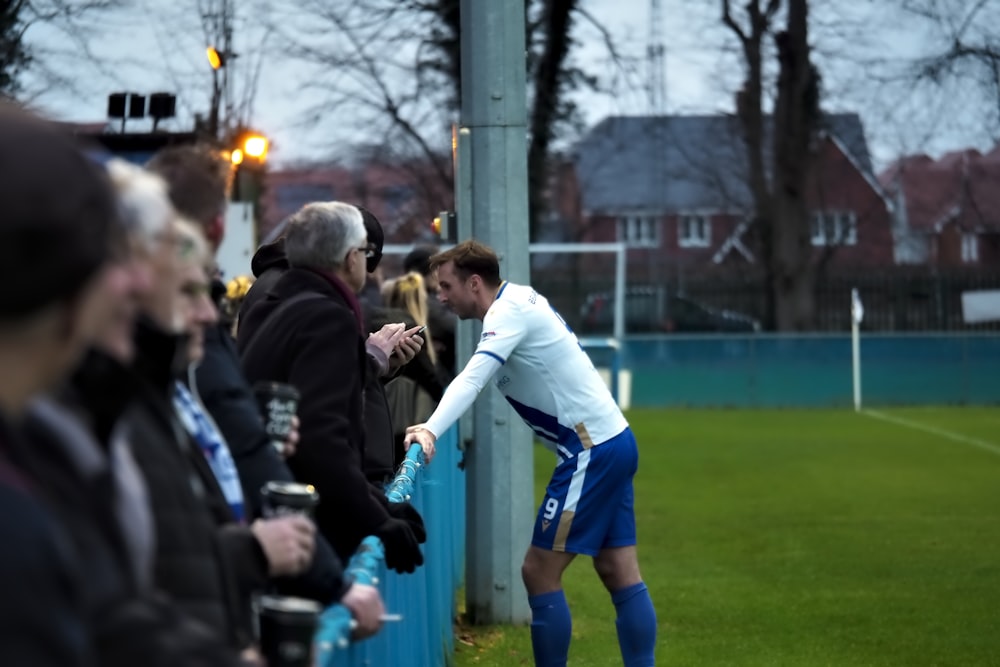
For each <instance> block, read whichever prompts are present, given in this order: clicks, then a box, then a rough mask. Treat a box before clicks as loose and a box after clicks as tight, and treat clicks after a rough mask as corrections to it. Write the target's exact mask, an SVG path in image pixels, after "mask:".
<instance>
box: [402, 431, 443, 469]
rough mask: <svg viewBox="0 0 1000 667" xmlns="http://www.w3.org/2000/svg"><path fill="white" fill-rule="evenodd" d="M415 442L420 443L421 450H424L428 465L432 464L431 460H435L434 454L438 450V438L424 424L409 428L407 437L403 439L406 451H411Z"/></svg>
mask: <svg viewBox="0 0 1000 667" xmlns="http://www.w3.org/2000/svg"><path fill="white" fill-rule="evenodd" d="M414 442H418V443H420V447H421V449H423V450H424V459H425V460H426V462H427V463H430V462H431V459H432V458H434V453H435V452H436V451H437V448H436V447H435V446H434V445H435V443H436V442H437V436H436V435H434V434H433V433H431V432H430V431H428V430H427V427H426V426H425V425H424V424H414V425H413V426H407V427H406V435H405V436H404V437H403V447H404V449H409V447H410V445H412V444H413V443H414Z"/></svg>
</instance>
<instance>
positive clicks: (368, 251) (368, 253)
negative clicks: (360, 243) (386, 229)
mask: <svg viewBox="0 0 1000 667" xmlns="http://www.w3.org/2000/svg"><path fill="white" fill-rule="evenodd" d="M355 250H357V251H358V252H360V253H364V255H365V259H371V258H372V257H374V256H375V246H373V245H372V244H371V243H369V244H368V245H366V246H365V247H364V248H355Z"/></svg>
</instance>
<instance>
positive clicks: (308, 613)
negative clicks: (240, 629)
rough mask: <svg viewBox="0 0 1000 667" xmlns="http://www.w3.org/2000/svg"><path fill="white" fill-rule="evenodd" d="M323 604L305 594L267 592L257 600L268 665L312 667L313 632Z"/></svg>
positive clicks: (259, 626) (261, 635)
mask: <svg viewBox="0 0 1000 667" xmlns="http://www.w3.org/2000/svg"><path fill="white" fill-rule="evenodd" d="M320 611H322V607H321V606H320V605H319V603H318V602H314V601H312V600H305V599H303V598H294V597H285V596H277V595H263V596H261V597H260V598H259V599H258V600H257V623H258V629H259V632H260V651H261V653H262V654H263V655H264V658H265V659H266V660H267V666H268V667H311V666H312V664H313V635H315V633H316V627H317V625H318V624H319V614H320Z"/></svg>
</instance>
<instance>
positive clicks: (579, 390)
mask: <svg viewBox="0 0 1000 667" xmlns="http://www.w3.org/2000/svg"><path fill="white" fill-rule="evenodd" d="M476 354H487V355H489V356H491V357H493V358H494V359H496V360H497V361H499V362H500V363H501V364H503V365H502V366H501V367H500V369H499V370H498V371H497V372H496V374H495V375H494V376H493V382H494V384H495V385H496V387H497V389H499V390H500V391H501V392H502V393H503V395H504V396H505V397H506V398H507V401H508V402H509V403H510V404H511V405H512V406H513V407H514V410H516V411H517V413H518V414H519V415H520V416H521V418H522V419H524V421H525V422H526V423H527V424H528V426H530V427H531V429H532V430H533V431H534V432H535V434H536V435H538V436H539V437H540V438H541V439H542V441H543V442H544V443H545V444H546V445H547V446H548V447H549V448H550V449H554V450H556V451H558V452H559V453H560V454H562V455H563V456H564V457H567V458H569V457H572V456H575V455H576V454H577V453H578V452H579V451H580V450H581V449H588V448H590V447H593V446H595V445H599V444H601V443H602V442H606V441H607V440H610V439H611V438H613V437H614V436H616V435H618V434H619V433H621V432H622V431H624V430H625V429H626V428H627V427H628V422H626V421H625V417H624V415H622V412H621V410H619V409H618V405H617V403H615V400H614V398H613V397H612V396H611V392H610V391H608V388H607V385H605V383H604V380H602V379H601V376H600V375H599V374H598V372H597V369H596V368H594V364H593V362H592V361H591V360H590V357H589V356H588V355H587V353H586V352H584V351H583V348H582V347H580V341H578V340H577V338H576V336H575V335H574V334H573V332H572V331H570V329H569V327H568V326H567V325H566V322H565V321H564V320H563V319H562V317H560V316H559V314H558V313H557V312H556V311H555V309H553V308H552V306H551V305H550V304H549V302H548V299H546V298H545V297H544V296H542V295H541V294H539V293H538V292H536V291H535V290H534V289H533V288H532V287H529V286H526V285H515V284H513V283H507V282H505V283H504V284H503V285H502V286H501V287H500V291H499V293H498V294H497V298H496V300H495V301H494V302H493V305H492V306H490V309H489V310H488V311H487V312H486V316H485V317H484V318H483V333H482V335H481V337H480V340H479V345H478V347H477V348H476Z"/></svg>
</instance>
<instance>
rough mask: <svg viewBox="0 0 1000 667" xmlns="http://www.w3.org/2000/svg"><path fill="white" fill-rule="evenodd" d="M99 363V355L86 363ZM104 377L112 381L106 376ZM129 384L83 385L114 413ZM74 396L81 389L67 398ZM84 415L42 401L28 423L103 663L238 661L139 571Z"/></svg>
mask: <svg viewBox="0 0 1000 667" xmlns="http://www.w3.org/2000/svg"><path fill="white" fill-rule="evenodd" d="M88 362H90V363H88ZM93 363H94V360H93V356H92V357H91V358H88V360H87V362H85V365H87V366H92V365H93ZM96 363H98V364H99V363H100V360H97V361H96ZM122 370H124V369H122ZM90 377H93V374H85V373H83V374H82V373H78V374H77V377H76V379H77V380H78V381H79V380H80V379H83V378H90ZM103 377H104V378H105V379H107V380H111V377H110V376H109V375H107V374H104V375H103ZM119 379H123V378H119ZM128 386H130V384H129V383H128V382H127V381H126V382H121V383H119V382H113V383H112V382H106V383H101V385H100V386H93V387H90V386H87V385H86V384H84V385H83V386H81V387H80V389H81V390H84V389H86V390H88V391H87V392H86V395H85V398H84V399H82V400H85V401H89V402H90V403H94V404H98V405H100V409H104V408H108V412H109V413H110V412H111V411H113V408H112V406H114V405H116V404H117V405H118V406H119V407H121V406H124V403H125V401H121V400H120V398H121V397H122V395H123V390H125V391H127V387H128ZM68 395H75V394H73V393H68V394H66V395H64V396H68ZM66 400H69V399H68V397H64V399H63V401H64V402H65V401H66ZM82 416H83V413H82V411H80V410H74V411H71V410H70V408H69V407H67V406H66V405H65V404H64V403H57V402H55V401H53V400H45V401H36V402H35V403H34V404H33V405H32V409H31V411H30V416H29V419H28V420H27V423H26V425H25V426H26V432H27V433H28V434H29V437H31V440H32V443H33V447H32V451H31V458H32V469H33V470H34V473H35V474H36V475H37V476H38V479H39V480H42V482H43V483H44V486H45V491H46V496H47V498H48V500H49V502H50V503H51V505H52V507H53V508H54V509H55V511H56V513H57V514H58V516H59V517H60V520H61V523H62V525H63V526H64V527H65V528H66V530H67V533H68V534H69V535H70V537H71V539H72V541H73V544H74V547H75V549H76V551H75V553H76V558H77V562H78V564H79V566H80V568H81V569H82V570H83V571H84V572H86V577H85V578H83V580H82V582H83V583H82V586H81V590H82V592H83V596H82V597H83V603H84V611H85V614H86V622H87V626H88V632H89V633H90V637H91V641H92V642H93V645H94V649H95V652H96V654H97V659H98V662H99V664H100V665H101V666H102V667H118V666H120V667H131V666H132V665H136V664H144V665H163V666H164V667H166V666H168V665H177V664H184V665H192V666H203V667H220V666H223V665H235V664H237V654H236V652H235V651H234V650H232V649H231V648H230V647H228V646H227V644H226V643H225V641H224V640H223V638H222V637H219V636H216V635H214V634H213V633H212V631H211V630H210V629H209V628H208V627H207V626H205V625H202V624H201V623H199V622H198V621H196V620H194V619H192V618H189V617H186V616H184V614H183V613H181V612H180V611H179V609H178V608H177V607H176V606H175V605H174V604H173V603H172V602H170V601H169V600H168V599H166V598H165V597H164V596H163V595H161V594H159V593H158V592H156V591H154V590H151V589H150V588H149V587H148V586H146V585H144V581H143V578H142V577H141V576H139V573H137V572H136V571H135V570H136V569H137V567H136V563H135V562H133V560H132V559H131V558H130V551H129V549H128V548H127V547H126V541H125V539H124V536H123V530H124V528H123V526H122V524H121V520H120V517H119V515H118V514H117V513H116V510H117V508H118V497H117V496H118V494H117V491H118V490H119V487H118V486H116V483H115V478H114V473H113V470H112V465H111V462H110V461H111V459H110V456H109V454H108V449H107V443H106V442H102V441H100V440H98V439H97V437H96V435H95V432H94V431H93V430H92V429H91V428H88V426H89V425H90V424H92V423H96V420H92V421H89V422H87V423H86V425H85V422H84V421H83V419H82ZM133 527H134V526H133ZM147 528H151V526H147ZM150 546H151V543H150Z"/></svg>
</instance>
